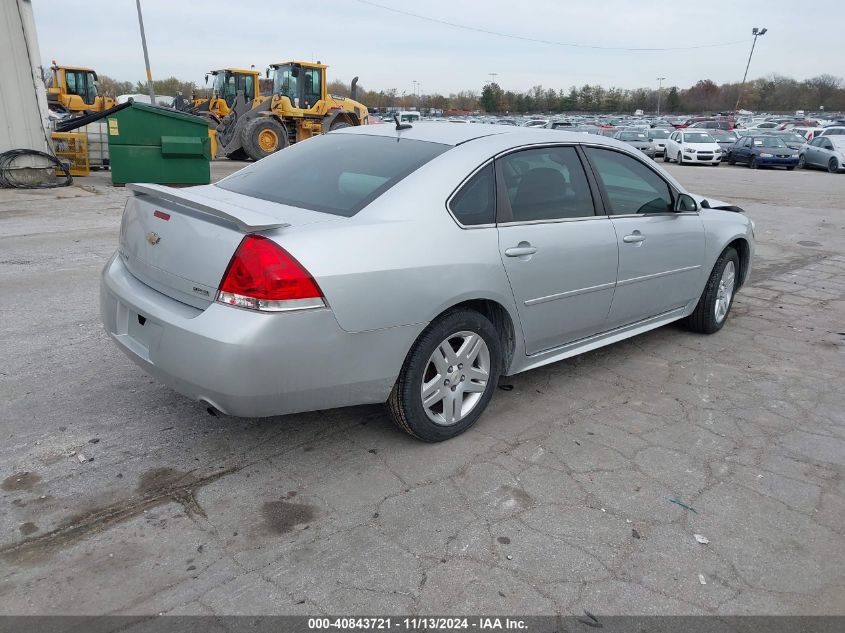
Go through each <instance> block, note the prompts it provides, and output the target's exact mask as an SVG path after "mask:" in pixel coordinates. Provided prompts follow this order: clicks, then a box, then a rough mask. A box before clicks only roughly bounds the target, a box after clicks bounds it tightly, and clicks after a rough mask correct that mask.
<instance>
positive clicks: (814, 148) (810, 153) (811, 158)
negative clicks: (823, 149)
mask: <svg viewBox="0 0 845 633" xmlns="http://www.w3.org/2000/svg"><path fill="white" fill-rule="evenodd" d="M823 140H824V137H823V136H819V137H818V138H815V139H813V140H812V141H811V142H810V144H809V145H808V146H807V149H806V151H805V152H804V162H805V163H806V164H808V165H819V160H820V156H819V155H820V152H819V145H821V143H822V141H823Z"/></svg>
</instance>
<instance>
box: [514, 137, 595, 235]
mask: <svg viewBox="0 0 845 633" xmlns="http://www.w3.org/2000/svg"><path fill="white" fill-rule="evenodd" d="M500 162H501V174H502V178H503V180H504V182H503V183H502V185H503V186H504V187H505V188H506V189H507V198H508V201H509V203H510V211H511V218H510V221H512V222H533V221H537V220H559V219H565V218H582V217H588V216H592V215H595V210H594V207H593V198H592V195H591V193H590V186H589V183H588V182H587V176H586V174H585V173H584V167H583V165H581V160H580V159H579V158H578V152H577V151H576V150H575V148H574V147H544V148H540V149H527V150H522V151H520V152H514V153H513V154H508V155H507V156H504V157H503V158H501V159H500Z"/></svg>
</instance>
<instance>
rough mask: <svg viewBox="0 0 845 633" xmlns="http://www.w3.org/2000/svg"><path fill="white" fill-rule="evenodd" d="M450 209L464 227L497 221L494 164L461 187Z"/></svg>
mask: <svg viewBox="0 0 845 633" xmlns="http://www.w3.org/2000/svg"><path fill="white" fill-rule="evenodd" d="M449 208H450V209H451V210H452V213H453V214H454V215H455V218H456V219H457V220H458V222H460V223H461V224H463V225H464V226H477V225H479V224H493V223H494V222H495V221H496V186H495V176H494V175H493V163H490V164H489V165H487V166H486V167H483V168H482V169H480V170H479V171H478V173H476V174H475V175H474V176H473V177H472V178H470V179H469V180H468V181H467V182H466V183H464V185H463V187H461V188H460V189H459V190H458V192H457V193H456V194H455V196H454V197H453V198H452V201H451V202H450V203H449Z"/></svg>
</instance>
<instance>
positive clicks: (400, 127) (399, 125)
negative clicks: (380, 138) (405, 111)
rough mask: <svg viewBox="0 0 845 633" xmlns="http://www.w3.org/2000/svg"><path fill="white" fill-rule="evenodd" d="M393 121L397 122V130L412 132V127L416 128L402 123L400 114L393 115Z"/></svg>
mask: <svg viewBox="0 0 845 633" xmlns="http://www.w3.org/2000/svg"><path fill="white" fill-rule="evenodd" d="M393 120H394V121H396V129H397V130H410V129H411V128H412V127H414V126H413V125H411V124H410V123H401V122H400V121H399V115H398V114H394V115H393Z"/></svg>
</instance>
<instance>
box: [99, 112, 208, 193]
mask: <svg viewBox="0 0 845 633" xmlns="http://www.w3.org/2000/svg"><path fill="white" fill-rule="evenodd" d="M108 122H109V124H108V125H109V156H110V158H111V175H112V176H111V177H112V182H113V183H114V184H116V185H122V184H125V183H127V182H150V183H158V184H196V185H207V184H208V183H209V182H211V166H210V161H211V139H210V138H209V132H208V122H207V120H206V119H204V118H202V117H198V116H193V115H190V114H185V113H184V112H178V111H176V110H170V109H167V108H161V107H158V106H151V105H148V104H146V103H133V104H132V105H131V106H130V107H128V108H124V109H123V110H120V111H119V112H116V113H115V114H114V115H112V116H110V117H108Z"/></svg>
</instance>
